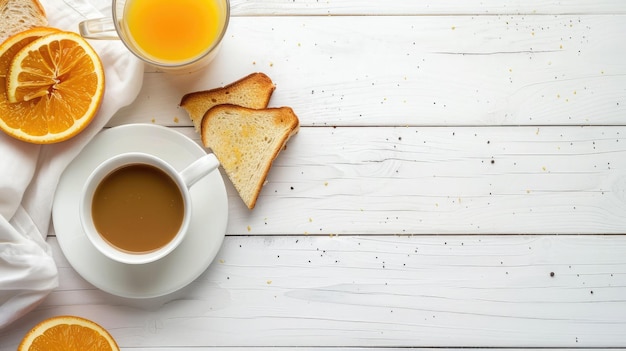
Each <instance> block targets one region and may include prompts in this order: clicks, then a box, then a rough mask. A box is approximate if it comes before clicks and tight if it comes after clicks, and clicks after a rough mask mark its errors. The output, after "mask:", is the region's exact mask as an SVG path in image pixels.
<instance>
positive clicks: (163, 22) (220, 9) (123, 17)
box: [78, 0, 230, 72]
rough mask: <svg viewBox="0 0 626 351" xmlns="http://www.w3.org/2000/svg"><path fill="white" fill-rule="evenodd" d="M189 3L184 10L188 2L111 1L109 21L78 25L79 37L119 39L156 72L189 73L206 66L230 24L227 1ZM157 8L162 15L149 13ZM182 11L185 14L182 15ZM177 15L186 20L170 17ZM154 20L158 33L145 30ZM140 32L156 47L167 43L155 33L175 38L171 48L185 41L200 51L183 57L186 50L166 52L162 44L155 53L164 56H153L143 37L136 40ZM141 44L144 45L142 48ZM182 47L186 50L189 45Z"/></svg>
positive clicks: (105, 19) (215, 52) (216, 50)
mask: <svg viewBox="0 0 626 351" xmlns="http://www.w3.org/2000/svg"><path fill="white" fill-rule="evenodd" d="M151 1H152V2H151ZM193 1H196V3H195V5H194V6H188V5H187V4H186V3H189V4H192V1H191V0H186V1H181V0H159V1H154V0H113V1H112V14H111V17H104V18H96V19H88V20H85V21H83V22H80V23H79V25H78V29H79V32H80V34H81V36H83V37H84V38H87V39H103V40H115V39H120V40H121V41H122V42H123V43H124V45H125V46H126V47H127V48H128V50H130V51H131V52H132V53H133V54H134V55H135V56H137V57H138V58H140V59H141V60H143V61H144V62H146V63H148V64H149V65H151V66H153V67H155V68H157V69H158V70H160V71H165V72H191V71H195V70H198V69H200V68H202V67H204V66H206V65H207V64H208V63H210V62H211V61H212V60H213V59H214V58H215V56H216V55H217V52H218V51H219V48H220V46H221V43H222V40H223V38H224V35H225V33H226V30H227V28H228V23H229V20H230V3H229V0H193ZM198 1H199V2H198ZM148 2H150V3H149V4H148ZM142 3H145V4H146V5H145V6H144V8H143V9H141V10H142V11H137V10H138V9H140V8H139V6H141V5H142ZM159 4H160V5H159ZM198 4H201V6H200V7H195V6H196V5H198ZM161 5H163V6H164V7H163V9H164V11H161V13H160V14H156V12H154V11H152V9H155V8H157V7H158V6H161ZM167 6H169V7H170V8H171V7H172V6H174V7H179V8H178V9H175V11H168V10H167V9H168V7H167ZM180 7H182V8H180ZM146 9H150V11H146ZM187 10H190V11H187ZM133 11H134V12H133ZM186 11H187V13H186V15H185V12H186ZM157 12H158V11H157ZM148 13H155V15H154V16H157V17H151V18H147V17H148V16H150V15H148ZM179 13H180V14H183V15H185V16H187V15H188V16H190V17H189V18H187V17H185V18H173V17H172V16H174V14H179ZM137 14H139V15H137ZM159 15H164V17H163V18H159V17H158V16H159ZM183 15H181V16H183ZM142 17H146V18H142ZM192 17H193V18H192ZM201 19H204V20H201ZM155 20H156V21H158V23H159V25H158V27H157V29H158V30H152V29H150V28H149V27H148V25H149V24H150V23H155ZM151 21H152V22H151ZM189 23H199V24H200V25H201V27H199V30H190V29H187V30H185V28H187V27H186V26H187V24H189ZM209 27H210V30H204V28H209ZM181 28H182V29H181ZM142 30H143V32H144V33H145V32H147V33H149V34H150V35H152V33H154V35H152V36H153V37H152V38H149V39H151V40H153V41H155V42H157V43H159V44H158V45H161V44H160V43H168V42H169V41H168V40H164V39H163V38H159V37H158V35H159V33H161V34H165V37H172V36H174V37H176V39H177V40H170V41H171V42H172V43H173V44H178V42H181V43H182V42H185V40H186V41H187V42H188V43H191V44H193V47H195V48H199V49H200V51H198V50H195V51H193V52H194V53H193V54H190V55H188V56H185V55H186V52H187V51H188V50H186V49H171V50H170V49H169V47H167V46H166V44H162V45H163V47H161V48H157V49H158V50H160V52H161V53H164V54H165V55H160V54H159V55H157V54H154V52H152V53H151V52H150V50H147V49H146V48H147V47H148V44H147V43H148V41H147V40H145V39H142V38H145V37H146V35H144V36H143V37H141V36H140V33H141V31H142ZM168 31H170V32H172V31H174V33H168ZM176 31H179V32H176ZM183 39H184V40H183ZM142 41H144V42H146V43H145V44H144V43H142ZM179 47H182V44H180V45H179ZM186 47H190V45H187V46H186ZM168 50H169V51H168ZM171 54H180V55H182V57H180V58H178V57H177V58H172V57H166V56H172V55H171Z"/></svg>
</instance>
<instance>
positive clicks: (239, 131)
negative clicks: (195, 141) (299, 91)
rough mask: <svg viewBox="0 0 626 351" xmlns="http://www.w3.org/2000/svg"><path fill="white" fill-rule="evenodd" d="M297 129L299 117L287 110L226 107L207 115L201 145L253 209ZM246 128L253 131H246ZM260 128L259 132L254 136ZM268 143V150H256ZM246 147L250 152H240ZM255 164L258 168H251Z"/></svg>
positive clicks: (202, 127)
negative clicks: (218, 163) (208, 150)
mask: <svg viewBox="0 0 626 351" xmlns="http://www.w3.org/2000/svg"><path fill="white" fill-rule="evenodd" d="M252 120H254V121H252ZM229 123H230V124H232V125H229ZM299 126H300V122H299V120H298V117H297V116H296V114H295V113H294V112H293V110H292V109H291V108H290V107H278V108H266V109H250V108H246V107H242V106H236V105H229V104H226V105H217V106H215V107H212V108H211V109H209V110H208V111H207V112H206V114H205V115H204V118H203V120H202V125H201V130H202V133H201V136H202V143H203V144H204V146H205V147H208V148H210V149H211V150H212V151H213V153H214V154H215V156H216V157H217V158H218V160H219V161H220V163H221V165H222V167H223V168H224V170H225V171H226V174H227V175H228V177H229V178H230V180H231V182H232V183H233V186H234V187H235V189H236V190H237V192H238V193H239V195H240V197H241V199H242V200H243V201H244V203H245V204H246V206H247V207H248V208H249V209H253V208H254V206H255V205H256V201H257V199H258V197H259V195H260V193H261V189H262V188H263V185H264V183H265V180H266V179H267V176H268V174H269V171H270V168H271V167H272V164H273V162H274V160H275V159H276V158H277V157H278V154H279V153H280V151H281V150H283V149H284V148H285V145H286V143H287V141H288V140H289V138H290V137H291V136H293V135H294V134H296V133H297V132H298V130H299ZM248 128H252V129H253V132H247V131H248ZM259 129H260V130H261V132H260V133H257V131H258V130H259ZM268 140H271V145H269V146H268V149H265V150H263V149H261V148H258V147H256V148H255V145H259V144H263V145H264V144H265V143H266V142H269V141H268ZM246 147H249V149H243V151H242V148H246ZM251 155H252V156H251ZM255 165H258V168H254V169H250V167H254V166H255Z"/></svg>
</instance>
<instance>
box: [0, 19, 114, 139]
mask: <svg viewBox="0 0 626 351" xmlns="http://www.w3.org/2000/svg"><path fill="white" fill-rule="evenodd" d="M49 30H50V32H47V33H45V34H44V31H45V30H44V29H40V32H29V31H26V32H29V33H26V32H22V33H19V34H17V35H16V36H14V37H16V38H14V37H11V38H9V39H7V41H6V42H5V43H3V44H2V46H0V129H2V130H3V131H4V132H6V133H7V134H9V135H10V136H12V137H14V138H17V139H20V140H23V141H27V142H31V143H37V144H49V143H56V142H60V141H63V140H67V139H69V138H71V137H73V136H75V135H77V134H78V133H79V132H81V131H82V130H83V129H84V128H86V127H87V126H88V125H89V123H90V122H91V120H92V119H93V117H94V116H95V115H96V113H97V112H98V109H99V107H100V104H101V103H102V98H103V96H104V68H103V66H102V62H101V61H100V58H99V56H98V55H97V53H96V52H95V50H93V48H92V47H91V46H90V45H89V44H88V43H87V42H86V41H85V39H83V38H82V37H81V36H80V35H78V34H76V33H72V32H64V31H59V30H54V29H49ZM19 36H23V38H20V37H19ZM24 43H25V44H24ZM18 49H19V50H18ZM7 62H9V64H8V67H7ZM3 75H4V77H3Z"/></svg>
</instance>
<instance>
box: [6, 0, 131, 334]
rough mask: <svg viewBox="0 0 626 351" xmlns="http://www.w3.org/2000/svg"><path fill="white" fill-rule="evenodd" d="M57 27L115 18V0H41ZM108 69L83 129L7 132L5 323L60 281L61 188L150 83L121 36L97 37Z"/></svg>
mask: <svg viewBox="0 0 626 351" xmlns="http://www.w3.org/2000/svg"><path fill="white" fill-rule="evenodd" d="M40 2H41V3H42V5H43V6H44V8H45V10H46V14H47V17H48V21H49V25H50V26H51V27H56V28H59V29H63V30H68V31H74V32H76V31H77V29H78V23H79V22H80V21H82V20H84V19H88V18H97V17H103V16H107V15H108V13H110V12H106V15H103V12H104V11H102V10H106V9H107V8H108V9H109V11H110V6H111V3H110V2H104V1H98V0H63V1H59V0H46V1H44V0H40ZM90 44H91V45H92V46H93V47H94V49H95V50H96V51H97V52H98V55H99V56H100V59H101V60H102V63H103V65H104V69H105V93H104V98H103V101H102V105H101V106H100V109H99V111H98V113H97V115H96V116H95V118H94V119H93V121H92V122H91V124H90V125H89V126H88V127H87V128H86V129H85V130H83V131H82V132H81V133H80V134H79V135H77V136H75V137H73V138H72V139H70V140H67V141H64V142H61V143H58V144H52V145H33V144H28V143H25V142H22V141H18V140H15V139H13V138H11V137H9V136H7V135H5V134H4V133H1V132H0V154H1V155H2V157H0V329H1V328H3V327H5V326H7V325H9V324H10V323H12V322H14V321H15V320H17V319H18V318H20V317H21V316H23V315H24V314H26V313H28V312H29V311H30V310H32V309H33V308H34V307H36V305H37V304H38V303H40V302H41V301H42V300H43V299H44V298H45V297H46V296H47V295H48V294H49V293H50V292H51V291H52V290H53V289H54V288H56V287H57V286H58V272H57V269H56V265H55V263H54V260H53V258H52V254H51V251H50V247H49V245H48V244H47V242H46V240H45V239H46V237H47V235H48V234H56V235H59V236H60V235H63V233H54V228H53V225H52V223H51V213H52V205H53V200H54V192H55V190H56V186H57V184H58V181H59V179H60V177H61V175H62V173H63V171H64V170H65V168H66V167H67V165H68V164H69V163H70V162H71V161H72V160H73V159H74V158H75V157H76V155H78V154H79V153H80V152H81V150H82V149H83V147H84V146H85V145H86V144H87V143H89V141H90V140H91V139H92V138H93V137H94V136H95V135H96V134H97V133H98V132H99V131H100V130H102V128H103V127H104V126H105V125H106V123H107V122H108V121H109V120H110V119H111V117H112V116H113V115H114V114H115V113H116V112H117V111H118V110H119V109H120V108H122V107H124V106H126V105H128V104H130V103H132V102H133V101H134V99H135V98H136V96H137V94H138V93H139V90H140V89H141V84H142V81H143V64H142V63H141V61H139V60H138V59H137V58H135V57H134V56H133V55H132V54H130V52H128V51H127V50H126V48H125V47H124V45H123V44H122V43H121V42H119V41H90Z"/></svg>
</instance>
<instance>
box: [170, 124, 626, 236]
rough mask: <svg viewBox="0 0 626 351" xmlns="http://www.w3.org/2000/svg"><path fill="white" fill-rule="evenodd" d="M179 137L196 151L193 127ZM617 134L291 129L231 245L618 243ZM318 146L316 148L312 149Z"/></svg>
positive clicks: (620, 135)
mask: <svg viewBox="0 0 626 351" xmlns="http://www.w3.org/2000/svg"><path fill="white" fill-rule="evenodd" d="M178 130H179V131H181V132H182V133H184V134H185V135H187V136H189V137H190V138H192V139H194V140H195V141H196V142H197V143H200V140H199V137H198V135H197V134H196V133H195V131H194V130H193V129H192V128H191V127H188V128H179V129H178ZM624 136H626V128H625V127H489V128H486V127H484V128H479V127H441V128H433V127H421V128H416V127H388V128H366V127H365V128H359V127H341V128H332V127H324V128H313V127H304V128H301V130H300V132H299V134H298V135H296V136H295V137H293V138H292V139H291V140H290V141H289V143H288V145H287V149H286V150H284V151H282V152H281V154H280V155H279V157H278V158H277V159H276V161H275V162H274V164H273V166H272V170H271V172H270V174H269V177H268V179H267V184H266V185H265V187H264V188H263V190H262V192H261V195H260V198H259V200H258V202H257V206H256V207H255V209H254V210H252V211H250V210H248V209H247V208H246V207H245V206H244V205H243V202H242V201H241V200H240V199H239V197H238V195H237V193H236V192H235V190H234V188H233V187H232V185H231V183H230V181H229V180H228V178H227V177H226V175H225V174H223V176H224V179H225V183H226V187H227V192H228V195H229V224H228V229H227V232H228V233H229V234H231V235H275V234H286V235H294V234H295V235H302V234H305V235H314V234H319V235H346V234H433V233H436V234H545V233H556V234H597V233H612V234H620V233H626V216H624V213H626V195H625V194H626V140H624ZM320 141H323V142H320Z"/></svg>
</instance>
